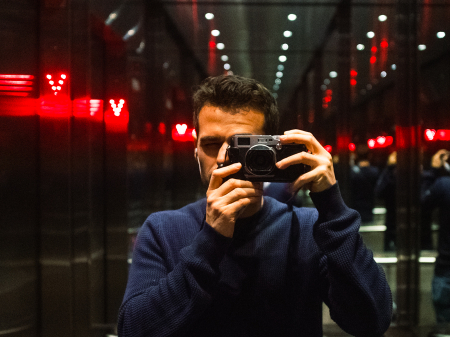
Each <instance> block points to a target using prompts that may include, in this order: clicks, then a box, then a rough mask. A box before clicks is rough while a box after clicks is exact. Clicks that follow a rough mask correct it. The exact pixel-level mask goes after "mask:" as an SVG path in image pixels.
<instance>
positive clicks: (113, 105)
mask: <svg viewBox="0 0 450 337" xmlns="http://www.w3.org/2000/svg"><path fill="white" fill-rule="evenodd" d="M109 104H111V108H112V109H113V111H114V116H116V117H119V116H120V113H121V111H122V108H123V105H124V104H125V100H124V99H121V100H119V103H118V104H116V102H115V101H114V100H113V99H110V100H109Z"/></svg>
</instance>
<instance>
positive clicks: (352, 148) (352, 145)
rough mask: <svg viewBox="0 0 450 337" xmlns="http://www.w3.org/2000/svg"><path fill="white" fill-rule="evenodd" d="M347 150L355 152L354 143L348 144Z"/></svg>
mask: <svg viewBox="0 0 450 337" xmlns="http://www.w3.org/2000/svg"><path fill="white" fill-rule="evenodd" d="M348 149H349V150H350V151H352V152H353V151H355V150H356V145H355V143H350V144H348Z"/></svg>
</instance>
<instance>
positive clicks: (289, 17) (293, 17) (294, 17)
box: [288, 14, 297, 21]
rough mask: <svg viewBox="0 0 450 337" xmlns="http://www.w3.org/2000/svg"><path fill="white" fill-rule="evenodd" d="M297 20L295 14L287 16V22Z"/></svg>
mask: <svg viewBox="0 0 450 337" xmlns="http://www.w3.org/2000/svg"><path fill="white" fill-rule="evenodd" d="M296 19H297V15H295V14H289V15H288V20H289V21H295V20H296Z"/></svg>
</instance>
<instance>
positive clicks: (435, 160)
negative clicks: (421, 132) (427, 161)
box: [431, 149, 450, 168]
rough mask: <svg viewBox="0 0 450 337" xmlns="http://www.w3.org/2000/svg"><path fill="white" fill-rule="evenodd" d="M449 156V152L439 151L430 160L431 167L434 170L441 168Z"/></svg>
mask: <svg viewBox="0 0 450 337" xmlns="http://www.w3.org/2000/svg"><path fill="white" fill-rule="evenodd" d="M449 155H450V152H449V151H447V150H445V149H441V150H439V151H438V152H436V153H435V154H434V155H433V157H432V158H431V166H432V167H434V168H440V167H442V166H443V164H444V162H446V161H447V160H448V157H449Z"/></svg>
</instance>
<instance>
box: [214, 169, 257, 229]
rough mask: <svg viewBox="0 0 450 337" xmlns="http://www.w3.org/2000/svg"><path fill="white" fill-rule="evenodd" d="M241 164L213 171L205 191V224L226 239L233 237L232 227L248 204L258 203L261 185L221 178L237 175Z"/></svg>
mask: <svg viewBox="0 0 450 337" xmlns="http://www.w3.org/2000/svg"><path fill="white" fill-rule="evenodd" d="M241 166H242V165H241V163H237V164H233V165H230V166H226V167H222V168H219V169H216V170H214V171H213V173H212V175H211V180H210V182H209V187H208V191H206V197H207V204H206V222H207V223H208V224H209V225H210V226H211V227H212V228H214V229H215V230H216V231H217V232H219V233H220V234H222V235H223V236H226V237H229V238H231V237H233V233H234V225H235V223H236V220H237V219H238V218H239V216H240V215H241V214H242V212H244V210H245V209H246V207H247V206H248V205H249V204H250V203H255V202H260V199H261V196H262V194H263V190H262V184H260V183H252V182H250V181H245V180H238V179H230V180H227V181H226V182H224V183H223V184H222V182H223V178H225V177H227V176H229V175H230V174H233V173H237V172H238V171H239V170H240V168H241Z"/></svg>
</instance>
